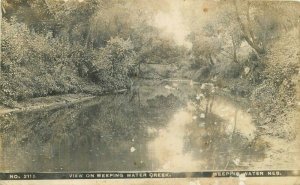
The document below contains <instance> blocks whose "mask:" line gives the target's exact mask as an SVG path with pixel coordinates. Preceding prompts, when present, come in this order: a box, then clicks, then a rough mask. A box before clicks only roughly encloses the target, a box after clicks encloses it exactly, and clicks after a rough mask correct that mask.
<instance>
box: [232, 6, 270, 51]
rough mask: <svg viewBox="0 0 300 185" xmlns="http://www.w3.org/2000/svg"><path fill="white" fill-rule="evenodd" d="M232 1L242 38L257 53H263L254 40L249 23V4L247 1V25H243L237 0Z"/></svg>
mask: <svg viewBox="0 0 300 185" xmlns="http://www.w3.org/2000/svg"><path fill="white" fill-rule="evenodd" d="M233 3H234V6H235V11H236V18H237V21H238V23H239V25H240V27H241V29H242V32H243V35H244V38H245V40H246V42H247V43H248V44H249V45H250V46H251V47H252V48H253V49H254V50H255V52H256V53H257V54H258V55H262V54H264V53H265V50H264V48H261V47H259V45H258V44H257V42H256V39H255V36H254V33H253V31H252V29H251V28H250V27H251V25H250V12H249V11H250V5H249V3H248V5H247V22H248V26H245V24H244V23H243V21H242V19H241V18H240V15H239V10H238V6H237V0H234V1H233Z"/></svg>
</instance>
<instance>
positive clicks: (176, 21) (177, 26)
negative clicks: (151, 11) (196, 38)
mask: <svg viewBox="0 0 300 185" xmlns="http://www.w3.org/2000/svg"><path fill="white" fill-rule="evenodd" d="M169 1H170V3H169V4H170V6H171V8H170V9H169V11H168V12H160V13H158V14H157V15H156V17H155V20H154V26H156V27H158V28H160V29H162V30H163V32H162V35H167V36H171V37H172V38H173V39H174V40H175V42H176V43H177V44H178V45H183V46H185V47H187V48H190V47H191V46H192V44H191V43H190V42H188V41H186V37H187V36H188V35H189V33H190V30H189V27H188V26H187V24H185V22H184V17H183V15H182V7H184V6H186V1H183V0H169Z"/></svg>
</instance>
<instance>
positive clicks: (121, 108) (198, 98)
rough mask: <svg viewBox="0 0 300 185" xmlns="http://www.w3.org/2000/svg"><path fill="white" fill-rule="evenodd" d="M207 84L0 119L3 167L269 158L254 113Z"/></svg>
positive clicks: (139, 165)
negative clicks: (257, 137) (260, 142)
mask: <svg viewBox="0 0 300 185" xmlns="http://www.w3.org/2000/svg"><path fill="white" fill-rule="evenodd" d="M212 90H215V89H214V88H212V89H210V90H209V91H206V89H205V88H203V86H199V85H198V86H197V85H195V84H193V86H190V83H189V81H188V82H187V83H181V82H176V83H174V82H163V83H160V85H153V84H147V83H144V85H140V88H139V90H138V95H137V96H136V93H134V94H130V93H127V94H120V95H111V96H105V97H99V98H96V99H93V100H92V101H90V102H86V103H81V104H77V105H69V106H68V105H66V106H65V107H61V108H56V109H52V110H46V111H45V110H44V111H35V112H23V113H17V114H13V115H8V116H6V117H1V118H0V124H1V127H0V128H1V130H0V131H1V136H2V140H1V147H0V149H1V153H0V155H1V161H0V170H1V171H132V170H135V171H136V170H169V171H199V170H204V169H235V168H243V162H247V161H250V160H253V159H254V158H255V160H256V161H257V160H259V159H262V158H263V153H264V150H263V149H264V148H262V147H258V146H257V145H256V144H255V143H257V141H256V140H255V139H254V136H255V131H256V130H255V126H254V125H253V124H252V122H251V115H250V114H248V113H247V112H245V111H243V110H242V109H241V108H238V107H237V106H236V105H235V104H234V103H231V102H230V101H228V100H226V99H225V98H222V97H219V96H216V95H215V94H214V93H213V92H212Z"/></svg>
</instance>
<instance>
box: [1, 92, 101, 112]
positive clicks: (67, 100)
mask: <svg viewBox="0 0 300 185" xmlns="http://www.w3.org/2000/svg"><path fill="white" fill-rule="evenodd" d="M95 97H96V96H93V95H90V94H83V93H80V94H66V95H57V96H47V97H39V98H32V99H28V100H25V101H21V102H18V103H17V104H16V106H15V107H14V108H9V107H5V106H0V116H4V115H6V114H10V113H14V112H22V111H34V110H40V109H54V108H58V107H61V106H64V105H66V104H68V105H71V104H76V103H81V102H85V101H88V100H91V99H93V98H95Z"/></svg>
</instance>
